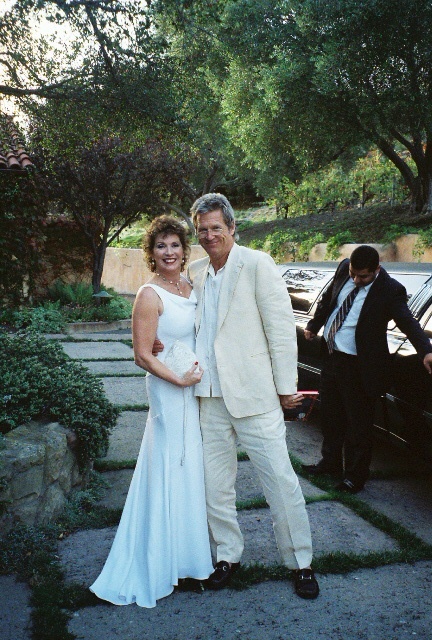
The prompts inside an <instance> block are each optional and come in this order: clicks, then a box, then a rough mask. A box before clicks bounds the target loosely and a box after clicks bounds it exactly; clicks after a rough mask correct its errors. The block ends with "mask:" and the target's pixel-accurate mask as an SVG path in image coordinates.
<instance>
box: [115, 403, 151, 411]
mask: <svg viewBox="0 0 432 640" xmlns="http://www.w3.org/2000/svg"><path fill="white" fill-rule="evenodd" d="M115 406H116V407H117V408H118V409H120V411H148V410H149V406H148V404H145V403H144V404H116V405H115Z"/></svg>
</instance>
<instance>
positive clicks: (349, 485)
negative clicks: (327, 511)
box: [335, 478, 363, 493]
mask: <svg viewBox="0 0 432 640" xmlns="http://www.w3.org/2000/svg"><path fill="white" fill-rule="evenodd" d="M335 489H336V491H343V492H344V493H358V492H359V491H361V490H362V489H363V485H359V484H354V482H351V480H348V478H345V479H344V480H342V482H339V484H337V485H336V486H335Z"/></svg>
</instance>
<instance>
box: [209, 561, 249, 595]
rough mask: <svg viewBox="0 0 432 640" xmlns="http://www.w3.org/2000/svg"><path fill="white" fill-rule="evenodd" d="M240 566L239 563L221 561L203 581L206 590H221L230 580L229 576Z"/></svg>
mask: <svg viewBox="0 0 432 640" xmlns="http://www.w3.org/2000/svg"><path fill="white" fill-rule="evenodd" d="M239 566H240V562H232V563H231V566H230V563H229V562H226V561H225V560H221V561H220V562H218V563H217V565H216V567H215V570H214V571H213V573H212V574H211V575H210V576H209V577H208V578H207V580H206V581H205V583H204V584H205V586H206V587H207V589H223V588H224V587H226V586H227V585H228V583H229V581H230V580H231V576H232V574H233V573H234V571H235V570H236V569H238V568H239Z"/></svg>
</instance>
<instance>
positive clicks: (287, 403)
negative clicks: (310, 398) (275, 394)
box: [279, 393, 303, 409]
mask: <svg viewBox="0 0 432 640" xmlns="http://www.w3.org/2000/svg"><path fill="white" fill-rule="evenodd" d="M279 400H280V403H281V407H282V409H295V408H296V407H298V406H299V405H300V404H301V402H302V400H303V396H302V394H301V393H293V394H292V395H290V396H279Z"/></svg>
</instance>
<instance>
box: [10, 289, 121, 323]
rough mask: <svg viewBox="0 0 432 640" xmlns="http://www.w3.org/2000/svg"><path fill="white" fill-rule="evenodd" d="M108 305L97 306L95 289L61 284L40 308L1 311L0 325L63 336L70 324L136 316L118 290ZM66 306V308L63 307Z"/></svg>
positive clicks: (108, 290) (50, 293)
mask: <svg viewBox="0 0 432 640" xmlns="http://www.w3.org/2000/svg"><path fill="white" fill-rule="evenodd" d="M105 291H107V292H108V293H110V294H111V295H112V296H113V297H112V298H111V299H110V301H109V303H108V304H97V303H96V302H95V299H94V298H93V289H92V286H91V285H89V284H86V283H83V282H78V283H73V284H65V283H64V282H62V281H61V280H57V281H56V282H55V283H54V284H53V285H52V287H50V289H49V295H50V297H51V300H48V301H46V302H44V303H43V304H41V305H40V306H38V307H21V308H20V309H10V308H8V309H0V324H4V325H7V326H8V327H12V328H14V329H26V330H32V331H33V330H34V331H39V332H40V333H61V332H62V331H63V330H64V328H65V325H66V323H67V322H114V321H116V320H124V319H127V318H130V317H131V315H132V304H131V303H130V302H129V300H126V299H125V298H123V297H122V296H120V295H119V294H118V293H116V292H115V291H114V289H105ZM62 305H64V306H62Z"/></svg>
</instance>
